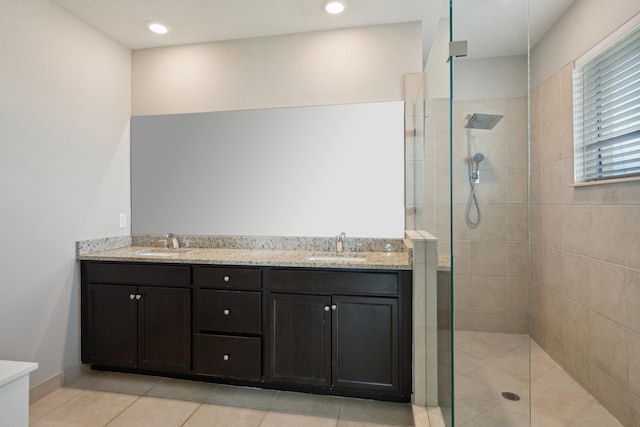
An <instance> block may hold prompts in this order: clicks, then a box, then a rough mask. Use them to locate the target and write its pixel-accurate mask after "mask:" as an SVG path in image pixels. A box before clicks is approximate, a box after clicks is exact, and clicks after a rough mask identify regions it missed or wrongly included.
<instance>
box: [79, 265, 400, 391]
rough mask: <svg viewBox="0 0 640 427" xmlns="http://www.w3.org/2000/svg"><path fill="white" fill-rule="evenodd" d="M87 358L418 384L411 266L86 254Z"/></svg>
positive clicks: (211, 371) (303, 381)
mask: <svg viewBox="0 0 640 427" xmlns="http://www.w3.org/2000/svg"><path fill="white" fill-rule="evenodd" d="M81 274H82V292H81V299H82V302H81V318H82V325H81V333H82V349H81V350H82V351H81V356H82V361H83V362H85V363H90V364H93V365H94V366H96V367H98V368H101V369H113V370H126V371H135V372H141V373H163V372H164V373H170V374H173V375H179V376H182V377H186V378H195V379H210V380H213V381H220V382H229V383H233V384H245V385H251V386H261V385H264V386H267V387H272V388H279V389H285V390H303V391H309V392H318V393H329V394H338V395H346V396H356V397H366V398H375V399H383V400H399V401H408V399H409V398H410V395H411V272H410V271H388V270H366V269H318V268H316V269H308V268H295V267H259V266H256V267H252V266H250V267H240V266H214V265H187V264H177V265H176V264H170V263H167V264H163V263H130V262H107V261H83V262H82V269H81Z"/></svg>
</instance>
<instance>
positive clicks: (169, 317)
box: [138, 286, 191, 373]
mask: <svg viewBox="0 0 640 427" xmlns="http://www.w3.org/2000/svg"><path fill="white" fill-rule="evenodd" d="M138 295H140V296H141V298H140V299H139V300H138V367H139V368H140V369H145V370H149V371H157V372H174V373H188V372H190V371H191V351H190V349H191V290H189V289H174V288H159V287H149V286H140V287H138Z"/></svg>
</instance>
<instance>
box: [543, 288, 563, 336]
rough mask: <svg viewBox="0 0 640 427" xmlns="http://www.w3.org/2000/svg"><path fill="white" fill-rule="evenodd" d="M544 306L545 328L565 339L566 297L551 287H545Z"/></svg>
mask: <svg viewBox="0 0 640 427" xmlns="http://www.w3.org/2000/svg"><path fill="white" fill-rule="evenodd" d="M543 292H544V307H543V310H542V316H543V320H542V321H543V323H544V327H545V329H546V330H547V331H548V332H550V333H551V334H553V336H555V337H556V338H558V339H560V340H563V339H564V323H565V322H564V317H565V315H566V301H567V300H566V298H563V297H562V295H560V294H559V293H558V292H555V291H553V290H551V289H549V288H545V289H544V291H543Z"/></svg>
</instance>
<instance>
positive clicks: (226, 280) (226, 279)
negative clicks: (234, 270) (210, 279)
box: [222, 276, 231, 282]
mask: <svg viewBox="0 0 640 427" xmlns="http://www.w3.org/2000/svg"><path fill="white" fill-rule="evenodd" d="M222 280H224V281H225V282H228V281H229V280H231V276H224V277H223V278H222Z"/></svg>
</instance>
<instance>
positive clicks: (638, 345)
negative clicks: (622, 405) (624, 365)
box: [627, 331, 640, 396]
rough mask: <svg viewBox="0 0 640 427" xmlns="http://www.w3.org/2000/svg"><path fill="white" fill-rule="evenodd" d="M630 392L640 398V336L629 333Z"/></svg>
mask: <svg viewBox="0 0 640 427" xmlns="http://www.w3.org/2000/svg"><path fill="white" fill-rule="evenodd" d="M627 343H628V360H629V391H630V392H631V393H633V394H635V395H638V396H640V334H636V333H635V332H631V331H628V332H627Z"/></svg>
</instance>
